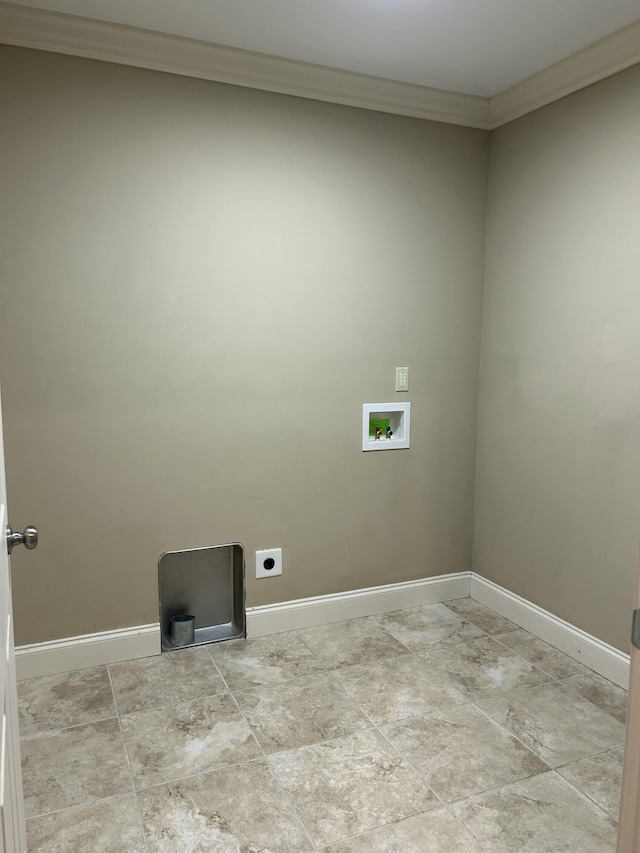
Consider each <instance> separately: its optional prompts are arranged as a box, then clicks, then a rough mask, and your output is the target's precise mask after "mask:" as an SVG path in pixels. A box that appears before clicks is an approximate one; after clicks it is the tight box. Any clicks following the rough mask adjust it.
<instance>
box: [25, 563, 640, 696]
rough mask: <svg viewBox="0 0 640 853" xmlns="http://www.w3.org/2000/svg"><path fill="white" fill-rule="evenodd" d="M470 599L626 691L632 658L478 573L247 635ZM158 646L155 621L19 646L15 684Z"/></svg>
mask: <svg viewBox="0 0 640 853" xmlns="http://www.w3.org/2000/svg"><path fill="white" fill-rule="evenodd" d="M469 595H470V596H471V598H474V599H475V600H476V601H479V602H480V603H481V604H484V605H485V606H486V607H490V608H491V609H492V610H495V611H496V613H499V614H500V615H501V616H504V617H505V618H507V619H510V620H511V621H512V622H515V624H516V625H519V626H520V627H522V628H525V629H526V630H527V631H530V632H531V633H532V634H534V635H535V636H536V637H539V638H540V639H541V640H544V641H545V642H547V643H549V644H550V645H552V646H554V648H556V649H559V650H560V651H562V652H564V653H565V654H567V655H569V656H570V657H572V658H574V659H575V660H577V661H580V662H581V663H583V664H585V665H586V666H588V667H589V668H590V669H592V670H594V671H595V672H597V673H599V674H600V675H602V676H604V677H605V678H608V679H609V680H610V681H613V682H614V683H615V684H618V685H620V686H621V687H624V688H626V687H627V684H628V681H629V655H627V654H624V652H621V651H619V650H618V649H616V648H614V647H613V646H610V645H608V644H607V643H604V642H602V640H599V639H598V638H597V637H594V636H592V635H591V634H587V632H586V631H582V630H581V629H580V628H576V627H575V626H574V625H571V624H570V623H569V622H566V621H565V620H564V619H559V618H558V617H557V616H554V615H553V614H552V613H549V612H548V611H547V610H543V608H542V607H538V606H537V605H536V604H532V603H531V602H530V601H527V600H526V599H524V598H521V597H520V596H519V595H516V594H515V593H512V592H509V590H507V589H504V587H501V586H498V584H496V583H493V581H489V580H486V578H482V577H480V575H477V574H476V573H475V572H457V573H456V574H449V575H439V576H437V577H433V578H425V579H424V580H417V581H408V582H405V583H395V584H387V585H386V586H374V587H368V588H366V589H354V590H349V591H348V592H340V593H336V594H332V595H319V596H316V597H314V598H300V599H297V600H295V601H283V602H280V603H279V604H267V605H264V606H262V607H249V608H247V614H246V617H247V637H263V636H266V635H268V634H280V633H282V632H283V631H294V630H298V629H300V628H313V627H315V626H316V625H328V624H330V623H331V622H340V621H342V620H343V619H356V618H358V617H361V616H375V615H377V614H379V613H389V612H390V611H392V610H403V609H405V608H407V607H417V606H419V605H421V604H435V603H437V602H440V601H449V600H451V599H454V598H466V597H467V596H469ZM160 641H161V637H160V625H159V624H158V623H152V624H150V625H138V626H135V627H132V628H123V629H121V630H117V631H102V632H100V633H97V634H85V635H82V636H79V637H69V638H67V639H64V640H52V641H51V642H48V643H35V644H34V645H31V646H19V647H18V648H17V649H16V669H17V675H18V681H24V680H25V679H27V678H36V677H38V676H41V675H53V674H55V673H58V672H69V671H70V670H73V669H82V668H83V667H88V666H100V665H101V664H107V663H116V662H118V661H124V660H135V659H136V658H143V657H149V656H151V655H156V654H160Z"/></svg>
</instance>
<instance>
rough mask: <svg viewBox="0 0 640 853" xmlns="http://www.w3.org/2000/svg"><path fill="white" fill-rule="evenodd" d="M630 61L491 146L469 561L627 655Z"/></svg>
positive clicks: (634, 310) (635, 271)
mask: <svg viewBox="0 0 640 853" xmlns="http://www.w3.org/2000/svg"><path fill="white" fill-rule="evenodd" d="M638 140H640V66H639V67H635V68H633V69H631V70H630V71H627V72H624V73H623V74H620V75H618V76H617V77H614V78H611V79H609V80H606V81H604V82H602V83H599V84H598V85H596V86H593V87H591V88H589V89H585V90H583V91H581V92H579V93H577V94H575V95H572V96H571V97H570V98H566V99H564V100H562V101H559V102H557V103H555V104H553V105H551V106H549V107H546V108H545V109H543V110H540V111H538V112H536V113H533V114H531V115H529V116H527V117H525V118H523V119H521V120H519V121H517V122H514V123H513V124H511V125H508V126H506V127H504V128H502V129H501V130H499V131H497V132H496V133H494V134H492V137H491V162H490V178H489V187H490V189H489V206H488V220H487V223H488V227H487V252H486V275H485V301H484V320H483V338H482V341H483V343H482V365H481V383H480V387H481V392H480V399H481V403H480V413H479V430H478V467H477V485H476V514H475V540H474V567H475V569H476V570H477V571H479V572H480V573H482V574H483V575H486V576H487V577H489V578H491V579H493V580H495V581H496V582H498V583H500V584H502V585H504V586H506V587H508V588H509V589H511V590H513V591H514V592H516V593H519V594H520V595H522V596H524V597H525V598H527V599H529V600H531V601H534V602H536V603H537V604H539V605H541V606H543V607H545V608H547V609H548V610H550V611H552V612H553V613H555V614H556V615H558V616H560V617H562V618H564V619H568V620H569V621H570V622H572V623H574V624H576V625H578V626H580V627H582V628H584V629H586V630H587V631H589V632H591V633H593V634H595V635H596V636H598V637H600V638H601V639H604V640H606V641H608V642H610V643H613V644H614V645H617V646H618V647H620V648H623V649H628V646H629V635H630V616H631V613H630V611H631V607H632V593H633V582H634V576H635V561H636V552H637V542H638V533H639V530H640V147H639V142H638Z"/></svg>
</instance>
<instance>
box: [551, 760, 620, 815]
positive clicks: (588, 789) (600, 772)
mask: <svg viewBox="0 0 640 853" xmlns="http://www.w3.org/2000/svg"><path fill="white" fill-rule="evenodd" d="M623 758H624V750H622V749H616V750H614V751H613V752H603V753H601V754H600V755H595V756H594V757H593V758H583V759H582V761H576V762H575V764H567V765H565V766H564V767H559V768H558V773H559V774H560V775H561V776H562V777H563V778H564V779H566V780H567V781H568V782H571V783H572V784H573V785H575V786H576V788H579V789H580V790H581V791H582V793H583V794H586V795H587V796H588V797H591V799H592V800H594V801H595V802H596V803H597V804H598V805H599V806H600V808H602V809H604V810H605V811H606V812H608V813H609V814H610V815H611V817H612V818H614V819H615V820H617V819H618V810H619V808H620V789H621V788H622V763H623Z"/></svg>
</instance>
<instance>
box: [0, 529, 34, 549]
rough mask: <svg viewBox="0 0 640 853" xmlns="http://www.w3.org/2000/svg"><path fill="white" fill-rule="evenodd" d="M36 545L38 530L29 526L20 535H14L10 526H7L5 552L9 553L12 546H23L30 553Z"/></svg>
mask: <svg viewBox="0 0 640 853" xmlns="http://www.w3.org/2000/svg"><path fill="white" fill-rule="evenodd" d="M37 544H38V530H37V528H36V527H33V526H32V525H29V526H28V527H25V529H24V530H23V531H22V533H19V532H17V533H14V532H13V530H12V529H11V525H10V524H7V551H8V552H9V553H11V552H12V551H13V546H14V545H24V547H25V548H28V549H29V551H32V550H33V549H34V548H35V547H36V546H37Z"/></svg>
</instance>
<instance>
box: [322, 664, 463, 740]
mask: <svg viewBox="0 0 640 853" xmlns="http://www.w3.org/2000/svg"><path fill="white" fill-rule="evenodd" d="M335 675H336V678H337V679H338V680H339V681H340V683H341V684H342V685H343V687H344V688H345V689H346V691H347V692H348V693H349V694H350V695H351V696H352V697H353V698H354V699H355V701H356V702H357V703H358V705H359V706H360V707H361V708H362V709H363V710H364V712H365V713H366V714H367V715H368V716H369V717H370V718H371V719H372V720H373V721H374V723H388V722H390V721H391V720H401V719H403V718H404V717H412V716H414V715H416V714H424V713H427V712H429V711H435V710H437V709H438V708H447V707H448V706H449V705H458V704H460V703H461V702H466V701H467V700H466V699H465V697H464V696H463V695H462V694H461V693H460V692H459V691H458V690H456V689H455V687H453V686H452V684H451V681H450V680H449V678H448V677H447V676H446V675H443V674H442V673H440V672H438V671H435V670H433V669H432V668H430V667H429V666H428V663H427V661H426V660H425V659H424V658H423V657H422V656H421V655H417V654H411V655H402V656H399V657H396V658H386V659H385V660H379V661H374V662H373V663H369V664H360V665H359V666H347V667H344V668H343V669H337V670H336V671H335Z"/></svg>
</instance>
